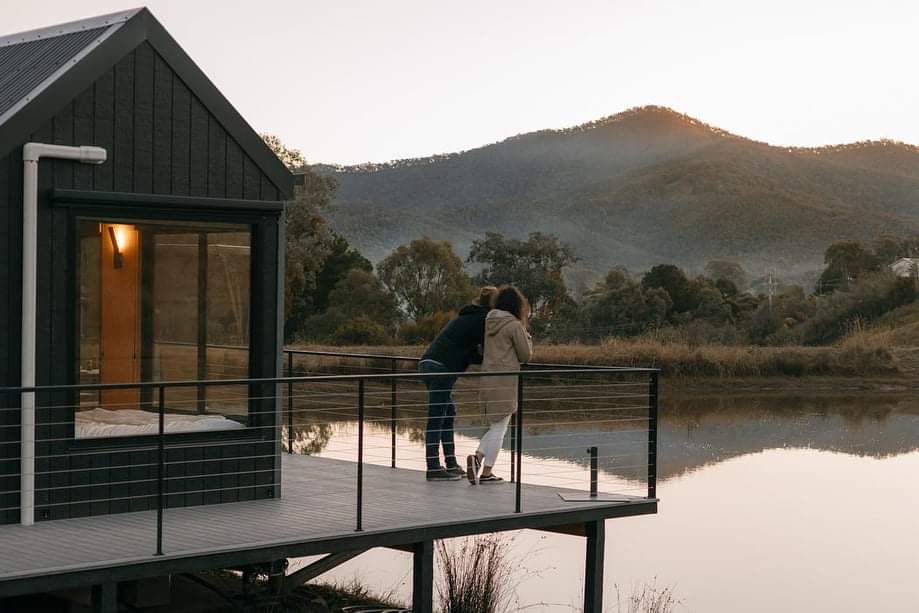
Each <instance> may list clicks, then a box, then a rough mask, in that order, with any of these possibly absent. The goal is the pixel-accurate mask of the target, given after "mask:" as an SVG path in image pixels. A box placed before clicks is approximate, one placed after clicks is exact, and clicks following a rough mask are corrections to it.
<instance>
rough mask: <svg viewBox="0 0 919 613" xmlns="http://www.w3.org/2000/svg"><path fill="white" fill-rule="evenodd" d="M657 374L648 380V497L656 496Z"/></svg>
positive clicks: (653, 373) (652, 374) (654, 373)
mask: <svg viewBox="0 0 919 613" xmlns="http://www.w3.org/2000/svg"><path fill="white" fill-rule="evenodd" d="M657 375H658V373H656V372H652V373H651V379H650V381H649V382H648V498H657Z"/></svg>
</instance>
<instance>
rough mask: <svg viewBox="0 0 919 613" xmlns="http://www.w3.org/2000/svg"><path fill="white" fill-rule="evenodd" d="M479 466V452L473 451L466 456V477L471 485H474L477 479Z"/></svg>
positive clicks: (480, 465)
mask: <svg viewBox="0 0 919 613" xmlns="http://www.w3.org/2000/svg"><path fill="white" fill-rule="evenodd" d="M480 468H482V460H481V459H479V454H477V453H474V454H472V455H469V456H466V478H467V479H469V483H471V484H472V485H475V484H476V483H477V482H478V480H479V469H480Z"/></svg>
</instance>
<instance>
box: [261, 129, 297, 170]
mask: <svg viewBox="0 0 919 613" xmlns="http://www.w3.org/2000/svg"><path fill="white" fill-rule="evenodd" d="M259 136H261V137H262V140H263V141H265V144H266V145H268V148H269V149H271V150H272V151H273V152H274V154H275V155H276V156H278V159H279V160H281V162H283V164H284V165H285V166H287V167H288V168H289V169H291V170H300V169H301V168H305V167H306V165H307V164H306V157H305V156H304V155H303V152H302V151H300V150H299V149H293V148H291V147H288V146H287V145H285V144H284V143H283V142H282V141H281V139H280V138H278V137H277V136H275V135H274V134H260V135H259Z"/></svg>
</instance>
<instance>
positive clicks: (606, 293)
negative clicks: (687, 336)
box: [581, 269, 672, 338]
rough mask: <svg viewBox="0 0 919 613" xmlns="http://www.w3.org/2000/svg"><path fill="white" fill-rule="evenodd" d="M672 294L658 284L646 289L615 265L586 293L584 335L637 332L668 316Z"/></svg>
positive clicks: (656, 323) (655, 325) (583, 308)
mask: <svg viewBox="0 0 919 613" xmlns="http://www.w3.org/2000/svg"><path fill="white" fill-rule="evenodd" d="M671 306H672V303H671V300H670V296H669V295H668V294H667V292H666V291H664V290H662V289H659V288H652V289H648V290H645V289H643V288H642V287H641V284H640V283H638V282H637V281H635V280H634V279H632V278H631V277H630V276H629V275H628V274H627V273H626V272H625V271H623V270H619V269H613V270H611V271H609V272H608V273H607V274H606V277H605V278H604V279H603V281H601V282H599V283H597V285H596V286H594V288H593V289H592V290H591V291H590V292H588V293H587V295H586V296H585V298H584V302H583V304H582V306H581V320H582V322H583V323H584V325H585V332H586V334H585V336H587V337H589V338H601V337H604V336H634V335H637V334H641V333H642V332H645V331H647V330H648V329H651V328H656V327H659V326H661V325H663V323H664V322H665V321H666V320H667V313H668V311H669V310H670V308H671Z"/></svg>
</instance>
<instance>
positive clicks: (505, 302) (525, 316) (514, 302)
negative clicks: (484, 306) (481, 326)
mask: <svg viewBox="0 0 919 613" xmlns="http://www.w3.org/2000/svg"><path fill="white" fill-rule="evenodd" d="M492 308H495V309H501V310H502V311H507V312H508V313H510V314H511V315H513V316H514V317H516V318H517V319H519V320H520V321H521V323H523V325H524V326H526V325H527V322H528V320H529V319H530V303H529V302H527V299H526V296H524V295H523V293H522V292H521V291H520V290H519V289H517V288H516V287H514V286H513V285H505V286H504V287H502V288H501V289H500V290H498V293H497V295H496V296H495V300H494V302H493V303H492Z"/></svg>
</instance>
